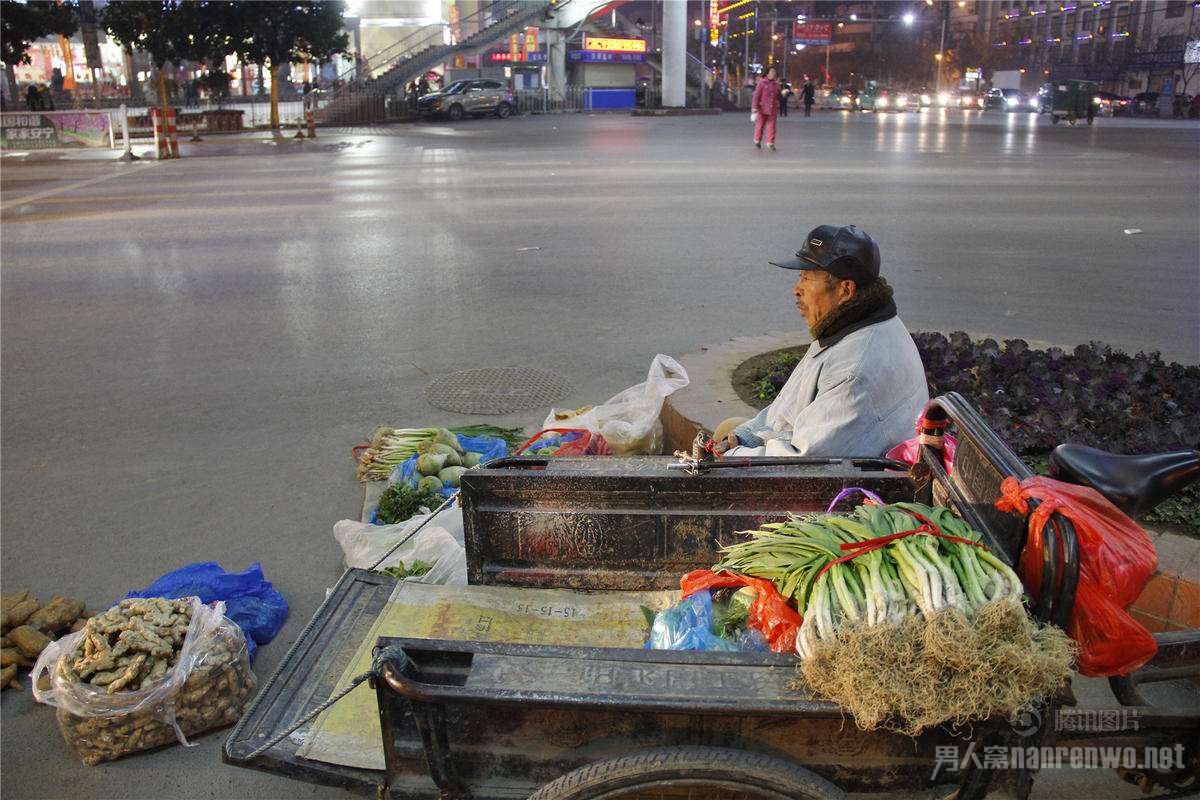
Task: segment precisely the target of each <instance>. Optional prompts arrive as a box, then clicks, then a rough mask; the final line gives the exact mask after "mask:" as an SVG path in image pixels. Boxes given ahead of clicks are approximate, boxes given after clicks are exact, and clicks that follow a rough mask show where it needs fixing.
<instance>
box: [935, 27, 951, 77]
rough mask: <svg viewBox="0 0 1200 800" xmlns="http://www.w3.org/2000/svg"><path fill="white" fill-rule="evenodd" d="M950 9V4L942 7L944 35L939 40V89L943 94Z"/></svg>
mask: <svg viewBox="0 0 1200 800" xmlns="http://www.w3.org/2000/svg"><path fill="white" fill-rule="evenodd" d="M949 11H950V6H944V7H943V8H942V36H941V38H940V39H939V40H938V59H937V91H938V93H939V94H941V91H942V62H943V61H945V60H946V15H947V14H948V13H949Z"/></svg>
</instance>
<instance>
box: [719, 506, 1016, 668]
mask: <svg viewBox="0 0 1200 800" xmlns="http://www.w3.org/2000/svg"><path fill="white" fill-rule="evenodd" d="M908 511H914V512H916V513H917V514H919V515H920V516H921V517H923V518H924V519H927V520H930V521H932V522H933V523H934V524H936V525H937V526H938V527H939V528H940V529H941V531H942V532H944V533H946V534H948V535H950V536H953V537H955V538H957V539H963V540H967V541H969V542H976V543H978V542H979V541H980V536H979V534H978V533H977V532H976V531H974V530H972V529H971V528H970V526H969V525H967V524H966V523H965V522H963V521H962V520H961V519H959V518H958V517H956V516H955V515H954V513H953V512H951V511H950V510H949V509H946V508H931V507H929V506H924V505H919V504H915V503H897V504H895V505H891V506H868V505H863V506H859V507H858V508H857V509H856V510H855V511H854V513H853V515H851V516H848V517H847V516H839V515H835V514H808V515H804V516H796V515H792V516H791V517H790V518H789V519H788V521H787V522H781V523H774V524H769V525H764V526H762V529H761V530H757V531H749V532H748V533H749V534H750V536H751V537H752V538H751V539H750V540H749V541H746V542H743V543H741V544H735V545H732V546H730V547H727V548H725V550H724V554H725V555H724V558H723V559H722V560H721V563H719V564H718V565H717V566H716V567H714V569H727V570H730V571H733V572H740V573H742V574H745V575H753V576H755V577H759V578H767V579H770V580H772V581H774V582H775V585H776V587H777V588H778V589H779V592H780V594H782V595H783V596H784V597H791V598H794V599H795V601H796V608H797V610H798V611H799V612H800V613H801V615H802V616H803V617H804V625H803V627H802V628H801V632H800V636H799V637H797V640H796V646H797V650H798V651H799V653H800V655H801V656H807V655H809V654H810V653H811V649H812V645H813V644H814V642H815V641H816V640H817V639H825V640H829V639H832V638H833V634H834V629H835V628H836V627H837V626H838V625H841V624H842V623H843V622H851V623H865V624H867V625H879V624H882V623H885V622H891V623H896V622H898V621H899V620H900V619H902V618H903V617H905V616H911V615H914V614H920V615H922V616H925V617H931V616H933V614H935V613H936V612H937V611H940V610H941V609H943V608H952V609H955V610H957V611H960V612H962V613H963V614H966V615H973V614H974V613H975V612H977V611H978V610H979V609H980V608H982V607H983V606H984V605H986V604H987V603H992V602H996V601H999V600H1004V599H1013V600H1017V601H1020V599H1021V596H1022V592H1023V589H1022V586H1021V579H1020V578H1018V577H1017V574H1016V573H1015V572H1013V571H1012V569H1011V568H1009V566H1008V565H1007V564H1005V563H1004V562H1003V561H1001V560H1000V559H998V558H996V557H995V556H994V555H992V554H991V553H989V552H988V551H987V549H986V548H984V547H981V546H976V545H975V544H967V543H964V542H960V541H954V540H953V539H947V538H940V537H935V536H932V535H928V534H919V535H914V536H908V537H902V538H899V539H894V540H892V541H891V542H888V543H886V544H884V545H883V546H882V547H879V548H878V549H870V550H868V551H867V552H864V553H863V554H862V555H859V556H857V557H854V558H851V559H849V560H847V561H844V562H841V563H831V562H835V561H837V559H840V558H842V557H844V556H847V555H849V554H851V553H853V552H854V551H853V550H843V549H841V546H842V545H843V544H847V543H849V544H855V543H862V542H866V541H868V540H871V539H876V538H878V537H881V536H887V535H890V534H895V533H902V532H904V531H911V530H913V529H915V528H918V527H919V526H920V524H921V522H920V520H919V519H918V517H915V516H913V515H912V514H909V513H907V512H908ZM818 576H820V579H819V580H818Z"/></svg>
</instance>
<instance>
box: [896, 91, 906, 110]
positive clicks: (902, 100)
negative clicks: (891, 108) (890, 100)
mask: <svg viewBox="0 0 1200 800" xmlns="http://www.w3.org/2000/svg"><path fill="white" fill-rule="evenodd" d="M906 105H908V95H906V94H902V95H900V96H899V97H897V98H896V107H897V108H899V107H901V106H906Z"/></svg>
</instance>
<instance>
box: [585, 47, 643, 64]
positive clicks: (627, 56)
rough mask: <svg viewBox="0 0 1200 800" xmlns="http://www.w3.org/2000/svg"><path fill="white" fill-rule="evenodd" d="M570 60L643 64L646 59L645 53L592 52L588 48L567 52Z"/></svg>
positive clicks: (590, 62)
mask: <svg viewBox="0 0 1200 800" xmlns="http://www.w3.org/2000/svg"><path fill="white" fill-rule="evenodd" d="M567 58H568V60H570V61H582V62H584V63H586V64H641V63H643V62H644V61H645V60H646V54H645V53H592V52H588V51H586V50H572V51H570V52H568V53H567Z"/></svg>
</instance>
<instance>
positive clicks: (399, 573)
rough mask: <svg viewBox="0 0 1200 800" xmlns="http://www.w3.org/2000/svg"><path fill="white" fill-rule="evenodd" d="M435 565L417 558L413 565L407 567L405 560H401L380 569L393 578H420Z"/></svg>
mask: <svg viewBox="0 0 1200 800" xmlns="http://www.w3.org/2000/svg"><path fill="white" fill-rule="evenodd" d="M433 567H434V565H433V564H430V563H429V562H428V561H421V560H420V559H417V560H416V561H414V562H413V563H412V566H411V567H405V566H404V562H403V561H401V562H400V563H399V564H397V565H396V566H394V567H384V568H383V569H381V570H379V571H380V572H382V573H383V574H384V575H391V576H392V577H393V578H398V579H400V580H404V579H405V578H420V577H421V576H423V575H428V574H429V572H430V571H431V570H432V569H433Z"/></svg>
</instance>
